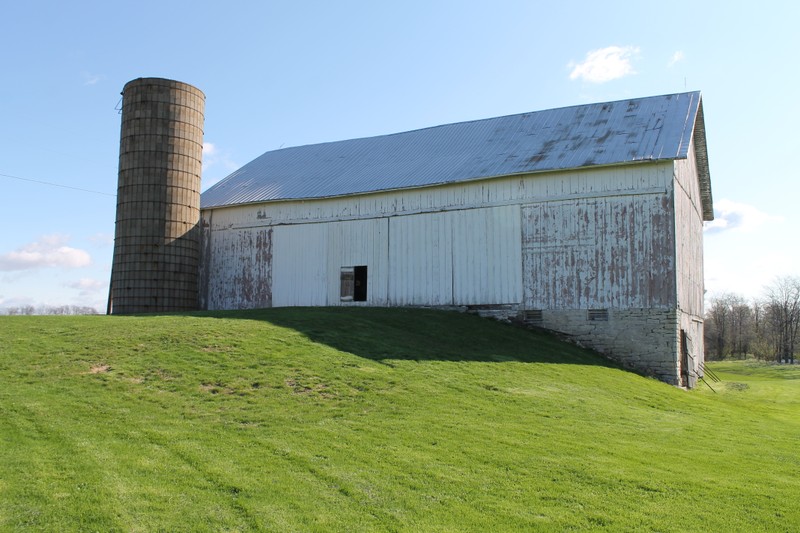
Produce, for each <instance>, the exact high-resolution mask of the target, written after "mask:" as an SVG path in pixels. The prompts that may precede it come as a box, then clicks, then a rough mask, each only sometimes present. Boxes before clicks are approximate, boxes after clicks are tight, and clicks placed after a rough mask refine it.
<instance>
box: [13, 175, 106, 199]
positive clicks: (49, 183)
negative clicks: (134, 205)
mask: <svg viewBox="0 0 800 533" xmlns="http://www.w3.org/2000/svg"><path fill="white" fill-rule="evenodd" d="M0 176H2V177H4V178H12V179H15V180H20V181H29V182H31V183H38V184H39V185H49V186H50V187H61V188H62V189H72V190H73V191H81V192H89V193H92V194H102V195H103V196H114V197H115V196H117V195H116V194H111V193H107V192H100V191H93V190H91V189H82V188H80V187H72V186H70V185H62V184H60V183H52V182H50V181H42V180H35V179H31V178H23V177H20V176H12V175H11V174H3V173H1V172H0Z"/></svg>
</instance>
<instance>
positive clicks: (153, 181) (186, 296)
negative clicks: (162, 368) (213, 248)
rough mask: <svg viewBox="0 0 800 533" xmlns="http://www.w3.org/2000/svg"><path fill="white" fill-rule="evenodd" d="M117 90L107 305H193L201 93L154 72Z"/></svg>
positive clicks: (124, 308) (128, 309)
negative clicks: (116, 164)
mask: <svg viewBox="0 0 800 533" xmlns="http://www.w3.org/2000/svg"><path fill="white" fill-rule="evenodd" d="M122 95H123V96H122V124H121V130H120V156H119V177H118V187H117V216H116V229H115V238H114V261H113V266H112V274H111V287H110V291H109V312H110V313H113V314H129V313H154V312H174V311H189V310H194V309H197V308H198V270H199V261H200V251H199V250H200V243H199V228H198V223H199V219H200V176H201V171H202V151H203V120H204V110H205V95H204V94H203V93H202V91H200V90H199V89H197V88H195V87H193V86H191V85H188V84H186V83H182V82H179V81H174V80H168V79H162V78H138V79H135V80H133V81H130V82H128V83H127V84H126V85H125V87H124V89H123V92H122Z"/></svg>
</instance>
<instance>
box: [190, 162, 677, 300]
mask: <svg viewBox="0 0 800 533" xmlns="http://www.w3.org/2000/svg"><path fill="white" fill-rule="evenodd" d="M674 174H675V172H674V166H673V162H664V163H643V164H636V165H634V164H631V165H622V166H618V167H609V168H596V169H591V170H582V171H574V172H573V171H571V172H558V173H552V174H536V175H528V176H522V177H509V178H497V179H494V180H485V181H481V182H471V183H462V184H454V185H449V186H441V187H433V188H427V189H415V190H405V191H394V192H384V193H376V194H369V195H361V196H354V197H349V198H332V199H320V200H310V201H298V202H273V203H268V204H260V205H253V206H239V207H232V208H224V209H215V210H213V211H209V212H204V220H205V219H208V225H209V227H208V228H207V229H206V230H205V233H204V235H206V237H205V239H204V246H205V247H206V249H207V250H208V251H207V255H210V258H211V259H210V261H208V262H209V264H212V265H216V266H215V267H214V272H213V273H211V272H210V273H209V276H207V279H209V280H210V281H209V282H208V285H209V287H213V288H214V290H215V291H217V293H218V294H217V297H216V299H214V300H212V299H209V302H210V303H209V308H222V307H226V308H239V307H244V306H247V305H250V304H249V303H248V301H247V300H246V298H244V297H243V296H242V294H240V293H238V292H236V289H234V288H232V287H231V286H230V284H231V283H234V282H235V281H236V279H235V278H236V276H237V274H236V273H237V272H242V271H243V269H245V268H246V266H245V265H246V264H252V261H251V260H249V259H248V257H247V253H246V252H245V251H243V250H239V251H232V250H231V248H230V246H227V247H226V244H225V243H226V242H229V241H230V240H231V239H234V240H235V239H236V238H240V237H236V235H242V234H246V233H247V232H254V231H257V230H258V231H269V230H271V231H272V254H271V257H272V268H271V271H270V273H269V275H270V276H271V283H272V286H271V299H272V303H271V304H272V305H273V306H296V305H340V304H343V303H342V302H340V298H339V274H340V269H341V268H342V267H344V266H358V265H366V266H367V267H368V291H367V302H365V304H364V305H482V304H519V303H524V304H525V306H526V307H527V308H533V309H539V308H541V309H568V308H587V307H615V308H623V307H651V306H656V307H660V306H669V305H675V304H674V299H675V296H674V295H675V283H676V281H675V251H674V243H675V229H676V228H675V222H674V218H673V217H672V213H671V209H672V205H671V202H672V196H671V195H672V190H671V189H672V186H673V175H674ZM521 206H522V207H521ZM212 213H213V219H212V217H211V214H212ZM223 256H225V257H223ZM686 260H687V261H689V260H690V259H689V255H688V254H687V256H686ZM248 261H250V263H248ZM265 275H266V274H265ZM226 287H227V288H226ZM220 291H222V292H224V291H227V293H226V294H222V292H220ZM670 302H673V303H672V304H671V303H670ZM345 305H353V303H346V304H345ZM356 305H358V304H356Z"/></svg>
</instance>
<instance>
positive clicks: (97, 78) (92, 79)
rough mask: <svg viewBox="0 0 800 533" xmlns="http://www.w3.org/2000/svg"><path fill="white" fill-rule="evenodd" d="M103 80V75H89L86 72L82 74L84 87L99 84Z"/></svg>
mask: <svg viewBox="0 0 800 533" xmlns="http://www.w3.org/2000/svg"><path fill="white" fill-rule="evenodd" d="M104 79H105V76H104V75H103V74H89V73H88V72H84V73H83V84H84V85H96V84H97V83H99V82H101V81H102V80H104Z"/></svg>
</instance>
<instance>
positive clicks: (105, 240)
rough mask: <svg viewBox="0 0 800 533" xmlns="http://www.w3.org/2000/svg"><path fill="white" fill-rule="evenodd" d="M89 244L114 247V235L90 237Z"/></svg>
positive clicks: (105, 234) (106, 234) (100, 234)
mask: <svg viewBox="0 0 800 533" xmlns="http://www.w3.org/2000/svg"><path fill="white" fill-rule="evenodd" d="M89 242H91V243H92V244H94V245H96V246H113V245H114V234H112V233H95V234H94V235H92V236H91V237H89Z"/></svg>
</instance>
